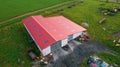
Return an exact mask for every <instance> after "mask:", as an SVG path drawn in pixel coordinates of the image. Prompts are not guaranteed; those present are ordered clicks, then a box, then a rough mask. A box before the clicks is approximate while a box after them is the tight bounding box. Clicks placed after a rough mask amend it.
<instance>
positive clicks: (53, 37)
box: [31, 16, 57, 41]
mask: <svg viewBox="0 0 120 67" xmlns="http://www.w3.org/2000/svg"><path fill="white" fill-rule="evenodd" d="M31 17H32V18H33V19H34V20H35V21H36V22H37V23H38V22H39V21H38V20H37V19H36V18H35V17H34V16H31ZM38 24H39V25H40V26H42V28H43V29H44V30H45V31H46V32H47V33H48V34H49V35H50V36H51V37H52V38H53V39H54V40H55V41H57V40H56V39H55V38H54V36H53V35H52V34H51V33H49V32H48V31H47V29H45V28H44V26H43V25H42V24H40V23H38Z"/></svg>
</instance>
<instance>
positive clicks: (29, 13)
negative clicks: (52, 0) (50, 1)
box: [0, 1, 74, 24]
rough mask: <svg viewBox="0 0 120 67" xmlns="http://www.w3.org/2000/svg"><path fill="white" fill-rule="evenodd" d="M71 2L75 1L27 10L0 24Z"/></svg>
mask: <svg viewBox="0 0 120 67" xmlns="http://www.w3.org/2000/svg"><path fill="white" fill-rule="evenodd" d="M71 2H74V1H68V2H63V3H60V4H56V5H52V6H49V7H46V8H42V9H39V10H35V11H32V12H27V13H25V14H22V15H19V16H16V17H13V18H10V19H8V20H4V21H1V22H0V24H3V23H6V22H10V21H13V20H16V19H19V18H22V17H24V16H27V15H31V14H35V13H38V12H41V11H45V10H48V9H52V8H55V7H58V6H62V5H65V4H68V3H71Z"/></svg>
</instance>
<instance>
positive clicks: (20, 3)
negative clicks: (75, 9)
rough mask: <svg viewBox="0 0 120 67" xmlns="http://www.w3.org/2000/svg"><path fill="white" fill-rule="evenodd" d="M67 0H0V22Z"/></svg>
mask: <svg viewBox="0 0 120 67" xmlns="http://www.w3.org/2000/svg"><path fill="white" fill-rule="evenodd" d="M65 1H68V0H10V1H9V0H7V1H4V0H0V21H2V20H6V19H9V18H12V17H15V16H18V15H22V14H24V13H27V12H30V11H34V10H38V9H41V8H46V7H49V6H52V5H54V4H58V3H62V2H65Z"/></svg>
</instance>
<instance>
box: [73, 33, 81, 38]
mask: <svg viewBox="0 0 120 67" xmlns="http://www.w3.org/2000/svg"><path fill="white" fill-rule="evenodd" d="M80 35H82V32H78V33H75V34H73V39H75V38H77V37H78V36H80Z"/></svg>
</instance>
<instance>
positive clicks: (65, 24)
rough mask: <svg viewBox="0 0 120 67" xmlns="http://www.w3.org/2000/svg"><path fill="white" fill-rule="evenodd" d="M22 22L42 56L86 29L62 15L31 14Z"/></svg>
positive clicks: (65, 43)
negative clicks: (44, 15)
mask: <svg viewBox="0 0 120 67" xmlns="http://www.w3.org/2000/svg"><path fill="white" fill-rule="evenodd" d="M22 22H23V24H24V26H25V28H26V29H27V31H28V32H29V34H30V36H31V37H32V39H33V40H34V41H35V43H36V45H37V47H38V48H39V50H40V51H41V53H42V54H43V56H46V55H48V54H50V53H51V52H53V51H56V49H58V48H61V47H63V46H65V45H67V43H68V42H69V41H71V40H73V39H75V38H77V37H78V36H80V35H82V33H83V32H84V31H86V29H85V28H83V27H81V26H79V25H77V24H75V23H74V22H72V21H71V20H69V19H67V18H65V17H64V16H55V17H43V16H41V15H40V16H31V17H28V18H25V19H23V20H22Z"/></svg>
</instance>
